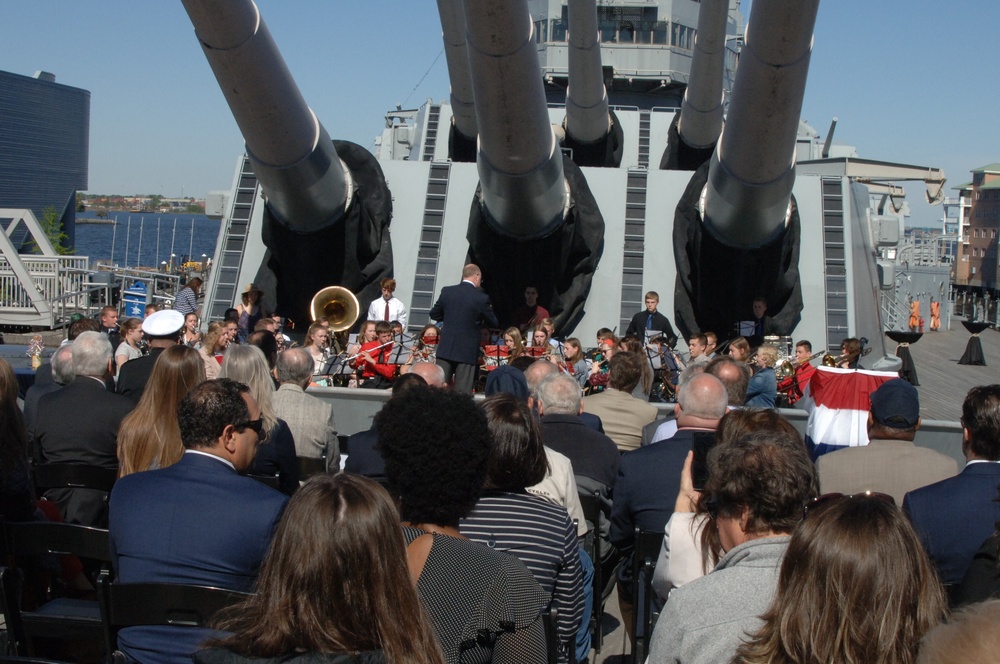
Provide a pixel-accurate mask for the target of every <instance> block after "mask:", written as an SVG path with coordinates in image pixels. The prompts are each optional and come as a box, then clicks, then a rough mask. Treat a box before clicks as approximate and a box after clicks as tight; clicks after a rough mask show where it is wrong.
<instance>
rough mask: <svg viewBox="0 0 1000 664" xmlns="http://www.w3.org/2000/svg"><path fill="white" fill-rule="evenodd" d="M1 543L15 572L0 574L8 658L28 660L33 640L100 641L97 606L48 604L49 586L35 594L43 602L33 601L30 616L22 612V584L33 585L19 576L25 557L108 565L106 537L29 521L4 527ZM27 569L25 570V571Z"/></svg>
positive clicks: (71, 601) (65, 600)
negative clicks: (61, 557)
mask: <svg viewBox="0 0 1000 664" xmlns="http://www.w3.org/2000/svg"><path fill="white" fill-rule="evenodd" d="M3 530H4V540H5V542H6V545H7V553H8V555H9V556H10V557H12V558H13V560H14V562H15V565H16V566H15V567H2V568H0V591H2V592H0V595H2V606H3V613H4V616H5V618H6V620H7V632H8V635H7V638H8V650H9V651H10V652H11V654H14V655H34V654H35V648H34V644H33V640H34V639H35V638H37V637H41V636H44V637H47V638H54V639H60V640H68V639H92V640H94V641H100V638H101V618H100V608H99V606H98V603H97V602H96V601H93V600H85V599H75V598H70V597H55V598H50V597H49V596H50V595H51V594H52V593H51V588H50V587H49V586H50V585H51V584H48V585H47V586H46V587H44V588H41V589H40V590H39V594H40V596H41V597H42V598H44V599H47V601H42V600H41V599H40V600H39V606H38V607H37V608H36V609H34V610H31V611H29V610H25V608H24V607H23V606H22V598H23V596H24V589H25V583H26V582H27V581H36V580H37V579H31V578H29V577H28V576H27V575H26V574H25V571H24V565H23V563H24V562H25V559H26V558H28V557H36V558H37V557H38V556H48V555H73V556H77V557H79V558H84V559H87V560H91V561H96V562H98V563H104V564H109V563H110V562H111V555H110V553H109V550H108V531H106V530H102V529H100V528H89V527H87V526H80V525H77V524H70V523H50V522H44V521H32V522H25V523H11V522H5V523H4V524H3ZM28 569H29V570H30V569H32V568H31V567H29V568H28Z"/></svg>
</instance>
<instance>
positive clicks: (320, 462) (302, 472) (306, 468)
mask: <svg viewBox="0 0 1000 664" xmlns="http://www.w3.org/2000/svg"><path fill="white" fill-rule="evenodd" d="M295 458H296V459H298V462H299V480H300V481H302V482H305V481H306V480H307V479H309V478H310V477H312V476H313V475H323V474H324V473H326V454H325V453H324V455H323V456H321V457H318V458H317V457H301V456H300V457H295Z"/></svg>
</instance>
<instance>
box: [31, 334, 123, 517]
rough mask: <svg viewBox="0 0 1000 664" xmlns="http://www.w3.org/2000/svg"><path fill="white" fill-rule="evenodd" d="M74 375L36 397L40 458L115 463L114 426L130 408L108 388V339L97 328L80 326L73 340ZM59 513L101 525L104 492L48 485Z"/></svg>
mask: <svg viewBox="0 0 1000 664" xmlns="http://www.w3.org/2000/svg"><path fill="white" fill-rule="evenodd" d="M72 354H73V371H74V373H75V374H76V378H74V379H73V382H72V383H70V384H69V385H67V386H66V387H64V388H62V389H61V390H58V391H56V392H52V393H51V394H46V395H45V396H43V397H42V398H41V399H39V401H38V414H37V416H36V417H35V424H34V435H35V440H34V449H36V450H40V454H41V457H42V458H41V462H42V463H74V464H81V465H85V466H98V467H100V468H110V469H111V470H117V469H118V426H119V425H120V424H121V421H122V419H123V418H124V417H125V416H126V415H128V413H129V412H130V411H131V410H132V408H133V405H134V404H133V403H132V402H131V401H129V400H128V399H126V398H125V397H123V396H120V395H118V394H114V393H113V392H109V391H108V389H107V386H106V384H105V381H106V380H107V379H108V378H110V376H111V375H112V357H111V342H109V341H108V337H107V336H106V335H104V334H101V333H100V332H84V333H83V334H81V335H80V336H79V337H77V338H76V341H74V342H73V348H72ZM46 497H47V498H49V499H50V500H52V501H54V502H55V503H56V504H57V505H58V506H59V510H60V512H61V513H62V516H63V519H65V520H66V521H68V522H71V523H80V524H83V525H85V526H97V527H100V528H103V527H105V525H106V524H107V514H106V509H105V498H106V493H105V492H103V491H97V490H95V489H52V490H50V491H49V492H48V493H46Z"/></svg>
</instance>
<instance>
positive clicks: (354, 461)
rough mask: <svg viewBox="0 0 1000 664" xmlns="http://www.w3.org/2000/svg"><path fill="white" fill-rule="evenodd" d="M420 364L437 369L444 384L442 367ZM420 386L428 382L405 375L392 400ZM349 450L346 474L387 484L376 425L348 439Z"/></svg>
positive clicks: (395, 384) (397, 383) (417, 376)
mask: <svg viewBox="0 0 1000 664" xmlns="http://www.w3.org/2000/svg"><path fill="white" fill-rule="evenodd" d="M420 364H421V365H424V364H426V365H427V366H428V367H434V368H435V369H437V370H438V371H439V372H440V373H441V381H442V383H443V382H444V370H443V369H441V367H439V366H438V365H436V364H431V363H430V362H421V363H420ZM418 385H420V386H426V385H427V382H426V381H425V380H424V379H423V378H421V377H420V376H419V375H418V374H417V373H415V372H411V373H406V374H403V375H402V376H400V377H399V378H398V379H396V382H394V383H393V384H392V397H390V399H394V398H396V397H397V396H399V395H400V394H403V393H404V392H406V391H407V390H410V389H413V388H414V387H416V386H418ZM347 449H348V450H350V454H348V455H347V461H345V462H344V470H345V471H346V472H348V473H354V474H355V475H364V476H365V477H370V478H372V479H373V480H375V481H377V482H379V483H383V484H384V483H385V482H386V477H385V460H384V459H383V458H382V452H381V450H380V448H379V445H378V430H377V429H376V428H375V425H374V423H373V424H372V426H371V428H370V429H368V430H366V431H359V432H357V433H355V434H351V436H350V437H349V438H348V439H347Z"/></svg>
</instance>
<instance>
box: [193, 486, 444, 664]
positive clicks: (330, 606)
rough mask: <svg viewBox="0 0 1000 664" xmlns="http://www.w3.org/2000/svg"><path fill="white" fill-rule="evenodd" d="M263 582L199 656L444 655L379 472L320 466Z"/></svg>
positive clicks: (298, 663) (288, 516)
mask: <svg viewBox="0 0 1000 664" xmlns="http://www.w3.org/2000/svg"><path fill="white" fill-rule="evenodd" d="M256 590H257V592H256V594H254V595H253V596H251V597H250V598H249V599H248V600H247V601H246V602H245V603H243V604H242V605H237V606H235V607H232V608H231V609H227V610H225V611H224V613H222V614H221V615H220V616H219V617H218V619H217V620H216V624H217V626H218V627H219V628H220V629H222V630H225V631H227V632H231V633H232V634H231V636H229V637H228V638H225V639H222V640H218V641H215V642H213V643H211V644H210V645H211V646H213V647H212V648H211V649H209V650H201V651H199V652H197V653H195V655H194V661H195V662H197V663H198V664H251V663H252V664H279V662H280V663H282V664H316V663H317V662H327V663H329V664H334V663H336V664H376V663H380V662H386V663H388V664H444V658H443V657H442V655H441V652H440V649H439V648H438V645H437V642H436V641H435V639H434V633H433V629H432V627H431V623H430V620H429V619H428V617H427V616H426V614H425V613H424V611H423V609H422V608H421V606H420V601H419V600H418V599H417V593H416V592H415V591H414V589H413V585H412V584H411V583H410V578H409V574H408V572H407V567H406V554H405V552H404V549H403V540H402V537H401V534H400V527H399V513H398V512H397V511H396V507H395V505H393V502H392V499H391V498H390V497H389V495H388V494H387V493H386V492H385V491H384V490H383V489H382V488H380V487H379V486H377V485H376V484H375V483H374V482H371V481H369V480H366V479H364V478H361V477H356V476H353V475H346V474H344V475H336V476H330V475H320V476H317V477H313V478H312V479H310V480H309V481H308V482H306V483H305V484H304V485H303V486H302V488H301V489H300V490H299V491H298V492H297V493H296V494H295V496H294V497H293V498H292V499H291V500H290V501H289V502H288V508H287V509H286V510H285V514H284V516H283V517H282V518H281V521H280V522H279V523H278V528H277V530H276V531H275V535H274V539H273V540H272V542H271V547H270V549H269V550H268V552H267V557H266V558H265V559H264V564H263V565H262V566H261V570H260V578H259V580H258V582H257V588H256Z"/></svg>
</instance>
